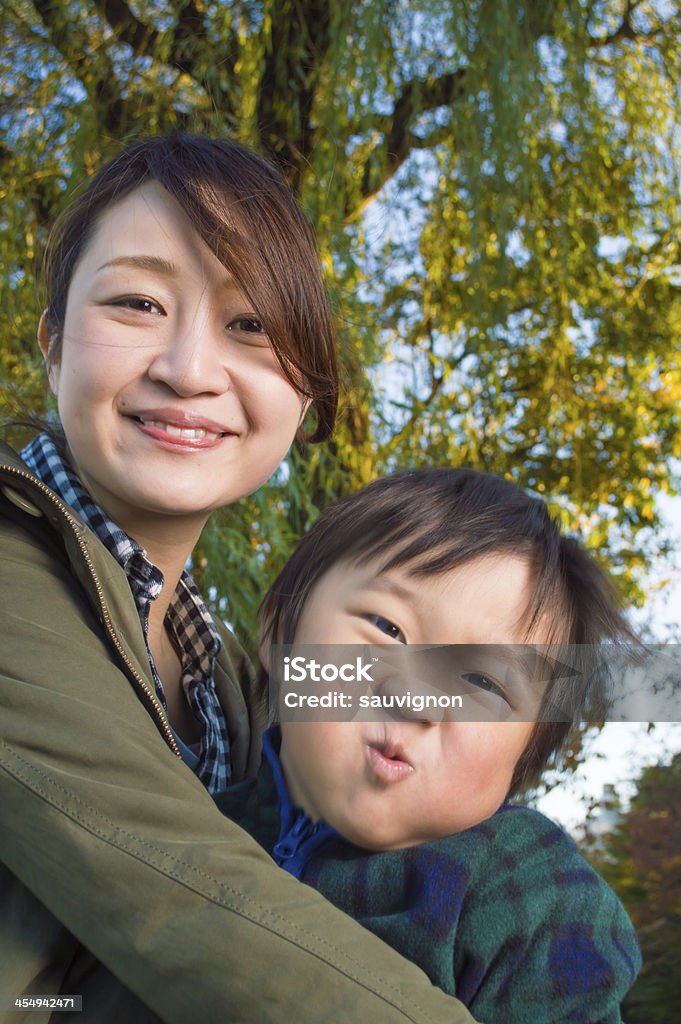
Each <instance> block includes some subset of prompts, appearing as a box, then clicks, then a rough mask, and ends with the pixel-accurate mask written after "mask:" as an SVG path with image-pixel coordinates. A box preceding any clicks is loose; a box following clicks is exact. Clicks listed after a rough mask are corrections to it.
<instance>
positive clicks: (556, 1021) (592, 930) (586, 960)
mask: <svg viewBox="0 0 681 1024" xmlns="http://www.w3.org/2000/svg"><path fill="white" fill-rule="evenodd" d="M277 748H278V742H277V733H276V731H274V732H273V731H272V730H270V733H269V734H268V735H267V736H266V742H265V757H264V758H263V763H262V767H261V770H260V773H259V776H258V778H257V780H251V781H250V782H246V783H242V784H240V785H237V786H232V787H230V788H229V789H228V790H226V791H225V792H224V793H222V794H220V795H219V796H218V797H217V802H218V804H219V806H220V807H221V809H222V810H223V811H224V812H225V813H226V814H228V815H229V816H230V817H232V818H234V819H235V820H236V821H238V822H239V824H241V825H242V826H243V827H244V828H245V829H247V831H249V832H250V833H251V834H252V835H253V836H255V838H256V839H257V840H258V841H259V842H260V844H261V845H262V846H263V847H264V848H265V849H266V850H267V851H268V852H270V853H272V855H273V856H274V859H275V860H276V861H277V863H279V864H281V866H282V867H284V868H286V869H287V870H289V871H291V873H292V874H294V875H296V876H297V877H299V878H300V879H301V880H302V881H303V882H305V883H306V884H308V885H312V886H314V888H315V889H318V890H319V891H320V892H322V893H323V894H324V896H326V897H327V899H329V900H330V901H331V902H332V903H335V905H336V906H337V907H339V908H340V909H341V910H344V911H345V912H346V913H348V914H350V915H351V916H352V917H354V918H355V919H356V920H357V921H359V922H360V923H361V924H363V925H364V926H365V927H366V928H369V929H370V930H371V931H372V932H375V933H376V935H380V936H381V938H383V939H384V940H385V941H386V942H388V943H389V944H390V945H391V946H393V947H394V948H395V949H397V950H399V952H401V953H402V954H403V955H404V956H406V957H408V959H410V960H412V961H414V962H415V963H417V964H419V965H420V966H421V967H422V968H423V970H424V971H425V972H426V973H427V974H428V975H429V976H430V978H431V980H432V981H433V982H434V983H435V984H436V985H439V986H440V987H441V988H443V989H445V991H447V992H449V993H451V994H452V995H456V996H457V997H458V998H459V999H461V1000H462V1002H464V1003H465V1005H466V1006H467V1007H468V1008H469V1009H470V1011H471V1013H472V1014H473V1016H474V1017H475V1018H476V1020H479V1021H484V1022H486V1024H506V1022H507V1024H525V1022H527V1024H563V1022H564V1024H599V1022H603V1024H617V1022H620V1021H621V1017H620V1011H619V1005H620V1002H621V1000H622V998H623V997H624V995H625V993H626V992H627V990H628V988H629V987H630V985H631V983H632V982H633V980H634V978H635V977H636V974H637V972H638V970H639V968H640V954H639V949H638V943H637V940H636V935H635V932H634V929H633V927H632V925H631V922H630V921H629V918H628V917H627V915H626V913H625V911H624V908H623V907H622V904H621V903H620V902H619V900H618V898H617V897H616V896H615V894H614V893H613V891H612V890H611V889H610V888H609V887H608V885H607V884H606V883H605V882H604V881H603V879H602V878H600V876H599V875H598V874H596V872H595V871H594V870H593V868H591V867H590V865H589V864H588V863H587V862H586V861H585V860H584V858H583V857H582V856H581V854H580V853H579V852H578V850H577V848H576V846H575V845H574V843H573V842H572V840H571V839H570V838H569V837H568V836H567V835H566V834H565V833H564V832H563V831H562V829H560V828H558V826H557V825H555V824H554V823H553V822H551V821H549V820H548V819H547V818H545V817H544V816H543V815H542V814H539V813H538V812H537V811H534V810H531V809H529V808H527V807H522V806H513V805H506V806H504V807H502V808H501V809H500V810H499V811H498V812H497V813H496V814H495V815H493V816H492V817H491V818H489V819H488V820H487V821H485V822H483V823H482V824H481V825H476V826H475V827H474V828H471V829H468V830H467V831H465V832H461V833H459V834H458V835H454V836H449V837H447V838H446V839H439V840H436V841H434V842H429V843H424V844H423V845H421V846H412V847H409V848H407V849H404V850H392V851H390V852H386V853H368V852H367V851H366V850H361V849H359V848H358V847H356V846H353V845H352V844H350V843H348V842H346V841H345V840H344V839H342V838H341V837H340V836H339V835H338V833H336V832H335V831H334V830H333V829H332V828H330V827H329V826H328V825H324V824H322V825H321V826H320V825H313V824H312V822H311V821H310V819H309V818H308V817H307V816H306V815H304V814H303V812H302V811H300V809H299V808H296V807H293V806H292V804H291V801H290V799H289V796H288V792H287V790H286V785H285V781H284V779H283V774H282V772H281V766H280V764H279V760H278V755H277Z"/></svg>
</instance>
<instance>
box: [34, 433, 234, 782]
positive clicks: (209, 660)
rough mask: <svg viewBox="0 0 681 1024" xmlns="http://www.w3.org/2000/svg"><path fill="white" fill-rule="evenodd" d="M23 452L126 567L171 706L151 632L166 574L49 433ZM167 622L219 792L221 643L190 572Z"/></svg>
mask: <svg viewBox="0 0 681 1024" xmlns="http://www.w3.org/2000/svg"><path fill="white" fill-rule="evenodd" d="M21 456H22V458H23V459H24V461H25V463H26V465H27V466H28V467H29V468H30V469H32V470H33V472H34V473H35V474H36V476H38V477H39V478H40V479H41V480H42V482H43V483H44V484H46V485H47V486H48V487H50V488H51V489H52V490H53V491H54V492H55V493H56V494H57V495H59V497H60V498H61V499H62V501H65V502H66V504H67V505H70V506H71V508H72V509H74V511H75V512H77V513H78V515H79V516H80V517H81V519H83V521H84V522H85V524H86V525H87V526H89V527H90V529H91V530H92V531H93V533H95V534H96V535H97V537H99V539H100V540H101V542H102V543H103V544H104V546H105V547H106V548H107V549H108V550H109V551H110V552H111V554H112V555H113V557H114V558H115V559H116V561H117V562H118V563H119V564H120V565H121V566H122V568H123V569H124V570H125V573H126V575H127V577H128V582H129V583H130V589H131V591H132V596H133V597H134V599H135V604H136V605H137V611H138V613H139V617H140V622H141V624H142V630H143V632H144V640H145V643H146V645H147V652H148V654H149V664H150V666H151V671H152V674H153V677H154V682H155V684H156V691H157V693H158V696H159V699H160V700H161V703H162V704H163V707H164V708H166V710H167V703H166V698H165V694H164V692H163V685H162V683H161V680H160V678H159V675H158V672H157V671H156V666H155V664H154V658H153V655H152V653H151V650H150V649H149V637H148V632H149V608H150V606H151V602H152V601H155V600H156V598H157V597H158V596H159V594H160V593H161V590H162V588H163V583H164V580H163V573H162V572H161V570H160V569H158V568H157V567H156V566H155V565H153V564H152V562H150V561H149V559H148V558H147V555H146V552H145V551H144V549H143V548H142V547H141V546H140V545H139V544H138V543H137V542H136V541H134V540H133V539H132V537H129V536H128V535H127V533H124V532H123V530H121V529H120V527H118V526H116V524H115V523H114V522H113V520H111V519H110V518H109V517H108V516H107V514H106V512H105V511H104V510H103V509H102V508H101V507H100V506H99V505H98V504H97V503H96V502H95V501H93V500H92V498H91V497H90V495H89V494H88V493H87V491H86V490H85V489H84V487H83V485H82V484H81V482H80V480H79V479H78V477H77V476H76V474H75V473H74V471H73V469H72V468H71V467H70V465H69V464H68V462H66V460H65V459H64V458H62V456H61V455H60V453H59V451H58V450H57V448H56V446H55V444H54V441H53V440H52V439H51V438H50V437H49V436H48V435H47V434H39V435H38V436H37V437H36V438H35V439H34V440H33V441H32V442H31V443H30V444H29V445H27V446H26V448H24V450H23V451H22V453H21ZM165 625H166V628H167V630H168V632H169V634H170V635H171V637H172V638H173V640H174V643H175V646H176V649H177V651H178V653H179V655H180V659H181V662H182V686H183V688H184V691H185V693H186V695H187V700H188V702H189V705H190V707H191V709H192V712H193V714H194V716H195V717H196V719H197V720H198V721H199V722H200V723H201V725H202V726H203V729H204V735H203V738H202V740H201V746H200V752H199V755H198V764H197V766H196V769H195V771H196V774H197V775H198V777H199V778H200V779H201V781H202V782H203V784H204V786H205V787H206V788H207V789H208V791H209V793H215V792H217V791H218V790H220V789H224V787H225V786H226V785H227V784H228V783H229V780H230V774H231V769H230V756H229V736H228V733H227V722H226V721H225V716H224V713H223V710H222V707H221V706H220V702H219V700H218V697H217V694H216V692H215V687H214V684H213V675H214V671H215V659H216V657H217V655H218V652H219V650H220V646H221V642H220V636H219V634H218V632H217V629H216V628H215V624H214V623H213V620H212V618H211V616H210V613H209V611H208V609H207V608H206V605H205V603H204V601H203V598H202V597H201V595H200V593H199V591H198V589H197V587H196V584H195V583H194V581H193V580H192V578H191V576H190V575H189V573H188V572H183V573H182V576H181V577H180V580H179V583H178V584H177V589H176V590H175V594H174V596H173V599H172V601H171V602H170V605H169V607H168V612H167V615H166V620H165Z"/></svg>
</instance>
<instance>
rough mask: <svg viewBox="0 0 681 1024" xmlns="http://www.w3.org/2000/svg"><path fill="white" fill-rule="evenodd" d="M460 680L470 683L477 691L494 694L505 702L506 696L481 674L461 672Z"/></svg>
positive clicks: (497, 686)
mask: <svg viewBox="0 0 681 1024" xmlns="http://www.w3.org/2000/svg"><path fill="white" fill-rule="evenodd" d="M461 678H462V679H465V680H466V682H467V683H471V685H472V686H477V688H478V689H479V690H486V691H487V692H488V693H495V694H496V695H497V696H498V697H502V698H503V700H506V694H505V693H504V691H503V690H502V688H501V687H500V686H499V684H498V683H495V682H494V680H493V679H490V677H489V676H486V675H483V673H482V672H463V673H462V675H461Z"/></svg>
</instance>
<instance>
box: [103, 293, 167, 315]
mask: <svg viewBox="0 0 681 1024" xmlns="http://www.w3.org/2000/svg"><path fill="white" fill-rule="evenodd" d="M111 305H112V306H120V307H121V308H123V309H134V310H135V311H136V312H138V313H153V314H154V315H156V316H165V311H164V310H163V308H162V307H161V306H160V305H159V304H158V302H154V300H153V299H147V298H145V297H144V296H143V295H123V296H122V297H121V298H120V299H114V300H113V302H112V303H111Z"/></svg>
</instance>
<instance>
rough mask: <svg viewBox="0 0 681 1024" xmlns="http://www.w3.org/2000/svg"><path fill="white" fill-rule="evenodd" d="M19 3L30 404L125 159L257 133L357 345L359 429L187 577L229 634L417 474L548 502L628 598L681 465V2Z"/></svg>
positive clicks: (0, 148)
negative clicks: (162, 137)
mask: <svg viewBox="0 0 681 1024" xmlns="http://www.w3.org/2000/svg"><path fill="white" fill-rule="evenodd" d="M4 10H5V17H4V37H3V41H2V47H1V49H0V62H1V63H0V67H1V68H2V72H1V73H2V78H3V92H2V97H3V98H2V99H1V100H0V127H2V129H3V138H4V141H3V142H2V143H1V144H0V178H1V179H2V182H3V185H2V197H3V201H2V206H1V207H0V232H1V239H0V245H1V246H2V258H3V264H4V274H3V277H2V285H1V287H2V303H1V308H0V316H1V317H2V328H3V335H2V336H3V349H2V357H1V358H2V369H3V381H2V389H3V390H2V397H3V401H4V402H5V404H6V406H7V408H8V410H9V411H10V413H16V412H17V411H18V410H21V411H25V410H26V409H27V408H28V409H30V410H33V411H38V412H40V411H41V410H42V406H43V404H44V401H45V399H44V384H43V378H42V375H41V372H40V369H39V367H38V365H37V362H36V355H35V347H34V343H33V333H34V324H35V322H36V316H37V313H38V309H39V294H38V293H37V290H36V288H35V285H34V274H35V269H36V266H35V264H36V258H37V255H36V254H37V253H38V252H39V249H40V243H41V240H42V238H43V236H44V233H45V230H46V226H47V224H48V223H49V221H50V220H51V219H52V217H53V215H54V214H55V213H56V212H57V211H58V210H59V208H60V207H61V206H62V204H63V203H64V202H65V200H66V199H67V197H68V194H69V192H70V190H71V189H72V188H73V186H74V183H75V182H77V181H79V180H80V179H82V178H83V177H84V176H85V175H86V174H87V173H88V172H90V171H91V170H92V169H93V168H94V167H95V166H96V165H97V164H99V162H100V161H101V159H102V158H103V157H105V156H107V155H108V154H109V153H111V152H112V151H113V150H114V149H116V148H117V147H118V146H119V145H120V142H121V140H123V139H125V138H128V137H130V136H134V135H139V134H142V133H149V132H161V131H163V132H165V131H170V130H192V131H208V132H213V133H217V134H227V135H230V136H232V137H236V138H238V139H240V140H242V141H245V142H247V143H249V144H251V145H253V146H255V147H256V148H257V149H259V150H261V151H262V152H264V153H266V154H268V155H269V156H270V157H271V158H273V159H274V160H275V161H277V162H278V163H279V164H280V165H281V167H282V168H283V169H284V171H285V173H286V175H287V176H288V178H289V180H290V181H291V183H292V185H293V187H294V189H295V190H296V192H297V194H298V196H299V197H300V200H301V202H302V204H303V206H304V208H305V209H306V211H307V213H308V215H309V217H310V219H311V220H312V222H313V223H314V225H315V227H316V230H317V234H318V238H319V242H320V248H321V253H322V259H323V261H324V265H325V268H326V270H327V272H328V277H329V282H330V286H331V288H332V292H333V294H334V297H335V302H336V305H337V309H338V315H339V321H340V323H341V327H342V330H341V335H342V351H343V359H344V365H345V369H346V377H347V388H346V393H345V398H344V404H343V412H342V417H341V426H340V429H339V431H338V433H337V436H336V438H335V440H334V442H333V443H332V444H331V445H329V446H328V447H326V448H325V449H324V450H323V451H322V450H317V451H313V452H311V451H303V452H300V451H296V452H294V453H293V454H292V456H291V458H290V460H289V464H288V467H287V469H285V471H284V472H283V473H282V474H280V475H279V477H278V478H277V479H276V480H275V481H273V482H272V484H271V485H270V486H269V487H267V488H264V489H263V490H262V491H261V492H260V493H259V494H258V495H257V496H256V497H254V498H253V499H250V500H248V501H245V502H243V503H242V504H241V505H240V506H239V507H238V508H236V509H233V510H231V511H230V512H229V513H228V514H227V515H226V516H225V518H224V519H223V520H222V522H221V523H220V524H219V526H218V527H217V528H216V529H214V530H213V531H212V532H210V533H208V534H207V535H206V536H205V539H204V542H203V548H202V552H201V553H200V554H199V555H198V556H197V564H196V569H197V571H199V572H202V571H203V572H204V573H205V575H206V580H205V581H204V582H207V583H209V584H210V583H213V584H214V585H215V588H216V589H215V591H214V593H215V595H216V600H220V599H219V597H218V595H227V598H228V607H227V612H226V614H228V616H229V617H230V618H231V620H232V621H233V622H234V623H235V624H237V626H241V627H242V629H243V630H244V631H245V632H248V631H249V630H250V631H252V628H253V627H252V623H253V612H254V609H255V606H256V604H257V600H258V597H259V596H260V594H261V593H262V590H263V587H264V585H265V583H266V581H267V579H268V578H269V577H270V575H271V573H272V572H273V571H274V569H275V568H277V566H278V565H279V564H280V563H281V560H282V559H283V557H284V556H285V554H286V552H287V550H288V548H289V547H290V544H291V543H292V540H293V538H294V537H295V536H296V535H297V534H298V533H299V532H300V531H301V530H302V529H303V528H304V527H305V526H306V524H307V523H308V522H309V521H310V520H311V519H312V518H313V517H314V515H315V514H316V512H317V510H318V508H319V507H320V506H321V505H323V504H324V503H325V502H327V501H328V500H330V499H331V498H332V497H334V496H335V495H337V494H339V493H342V492H344V491H346V490H348V489H351V488H353V487H355V486H357V485H359V484H361V483H363V482H365V481H367V480H368V479H370V478H372V477H373V476H375V475H376V474H378V473H381V472H383V471H385V470H386V469H387V468H392V467H395V466H418V465H423V464H426V463H429V464H430V463H440V464H442V463H445V464H453V465H459V464H462V463H466V464H469V465H473V466H476V467H479V468H483V469H488V470H492V471H495V472H500V473H504V474H507V475H509V476H510V477H512V478H514V479H516V480H518V481H519V482H520V483H522V484H524V485H525V486H528V487H530V488H533V489H534V490H536V491H538V492H540V493H542V494H544V495H546V496H547V498H549V499H550V501H551V502H552V504H553V506H554V507H555V508H556V509H557V510H558V511H559V513H560V515H561V516H562V518H563V521H564V523H565V525H566V526H567V527H568V528H570V529H579V530H581V531H582V533H583V534H584V535H585V536H586V538H587V541H588V543H589V544H591V546H592V547H593V548H594V549H595V550H596V551H597V552H598V553H599V555H600V556H601V557H603V558H604V559H605V560H606V561H607V562H608V564H609V565H610V567H611V569H613V570H614V572H615V573H616V574H618V575H619V577H620V579H621V581H622V586H623V589H624V592H625V594H626V595H627V596H628V597H630V598H632V597H633V598H635V597H636V591H637V585H638V584H637V581H640V579H641V572H642V571H643V570H645V568H646V565H647V563H648V560H649V558H650V557H652V556H653V555H654V554H655V553H657V552H658V551H659V550H660V549H661V548H664V543H665V542H664V539H662V540H661V539H660V535H659V523H658V520H657V513H656V505H655V496H656V494H657V493H658V492H659V491H660V490H664V489H669V488H670V487H671V486H672V484H673V479H672V471H671V466H672V464H673V462H672V460H673V458H674V457H675V456H678V455H679V454H681V443H680V440H679V417H678V411H677V410H678V404H679V398H680V397H681V367H680V365H679V351H680V343H679V339H680V338H681V302H680V299H679V289H680V285H681V270H680V268H679V264H680V263H681V260H680V256H679V249H680V242H679V238H680V236H679V221H680V219H681V218H680V215H679V199H678V197H679V169H680V165H679V159H678V156H679V153H678V148H679V116H678V115H679V105H678V99H679V92H678V72H679V68H681V52H680V51H681V43H680V40H681V12H680V9H679V3H678V2H677V0H552V2H550V3H547V2H545V0H525V2H510V0H466V2H464V0H413V2H409V3H407V2H406V0H342V2H341V0H324V2H322V0H295V2H294V0H231V2H230V0H222V2H209V0H206V2H202V0H172V2H169V3H168V2H166V3H156V2H153V0H136V2H134V3H132V2H130V3H128V2H126V0H5V5H4ZM284 478H285V479H284ZM284 482H285V486H282V485H283V483H284ZM225 552H229V557H228V558H225V557H224V555H225Z"/></svg>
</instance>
